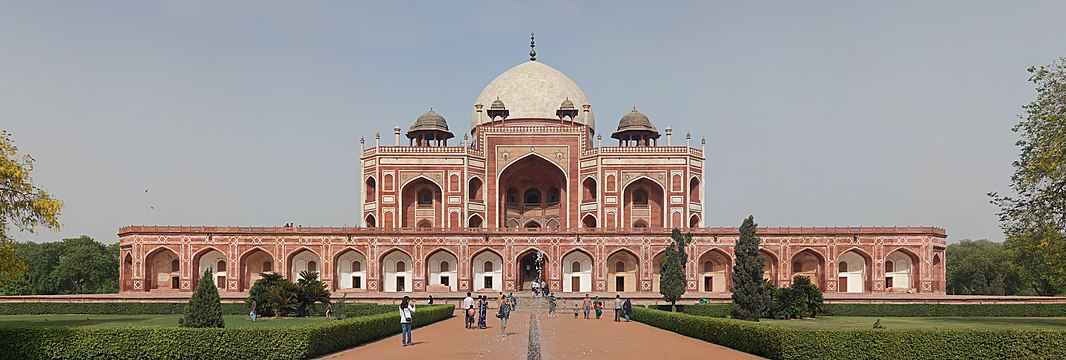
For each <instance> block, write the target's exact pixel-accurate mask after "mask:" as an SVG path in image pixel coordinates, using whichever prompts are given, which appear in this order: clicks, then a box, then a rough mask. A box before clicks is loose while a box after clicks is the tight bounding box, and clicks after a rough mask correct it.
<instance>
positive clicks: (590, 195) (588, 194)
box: [581, 176, 597, 203]
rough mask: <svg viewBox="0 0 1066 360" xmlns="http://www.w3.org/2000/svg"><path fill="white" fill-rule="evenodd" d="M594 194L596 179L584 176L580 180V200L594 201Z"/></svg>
mask: <svg viewBox="0 0 1066 360" xmlns="http://www.w3.org/2000/svg"><path fill="white" fill-rule="evenodd" d="M596 196H597V195H596V179H594V178H592V177H591V176H590V177H587V178H585V180H584V181H582V182H581V202H586V203H587V202H595V201H596Z"/></svg>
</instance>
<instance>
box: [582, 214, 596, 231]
mask: <svg viewBox="0 0 1066 360" xmlns="http://www.w3.org/2000/svg"><path fill="white" fill-rule="evenodd" d="M596 223H597V221H596V215H593V214H591V213H589V214H585V217H583V218H581V227H583V228H586V229H595V228H596V225H597V224H596Z"/></svg>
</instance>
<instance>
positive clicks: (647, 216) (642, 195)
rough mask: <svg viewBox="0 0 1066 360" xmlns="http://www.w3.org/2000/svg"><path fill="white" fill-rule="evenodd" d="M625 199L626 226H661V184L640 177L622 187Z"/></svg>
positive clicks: (662, 192)
mask: <svg viewBox="0 0 1066 360" xmlns="http://www.w3.org/2000/svg"><path fill="white" fill-rule="evenodd" d="M622 193H623V195H622V196H623V197H624V199H625V216H626V218H627V219H626V221H624V224H626V227H633V228H637V227H651V228H663V227H665V226H666V225H665V224H664V222H663V198H664V196H665V195H664V193H665V192H664V190H663V187H662V185H659V184H658V183H656V182H654V181H652V180H651V179H649V178H646V177H641V178H640V179H637V180H635V181H632V182H630V183H629V184H626V186H625V188H624V189H622Z"/></svg>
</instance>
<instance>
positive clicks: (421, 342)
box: [407, 341, 425, 346]
mask: <svg viewBox="0 0 1066 360" xmlns="http://www.w3.org/2000/svg"><path fill="white" fill-rule="evenodd" d="M424 343H425V341H415V342H412V343H411V344H410V345H407V346H415V345H418V344H424Z"/></svg>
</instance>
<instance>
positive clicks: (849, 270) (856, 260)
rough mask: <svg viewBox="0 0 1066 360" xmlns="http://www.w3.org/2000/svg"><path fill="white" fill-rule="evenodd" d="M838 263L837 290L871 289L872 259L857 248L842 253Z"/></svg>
mask: <svg viewBox="0 0 1066 360" xmlns="http://www.w3.org/2000/svg"><path fill="white" fill-rule="evenodd" d="M836 261H837V263H836V266H837V292H846V293H863V292H867V291H870V289H871V286H870V284H869V283H870V259H869V258H868V257H866V254H865V253H861V252H859V251H857V250H855V249H852V250H849V251H846V252H844V253H843V254H840V256H839V257H837V259H836Z"/></svg>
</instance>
